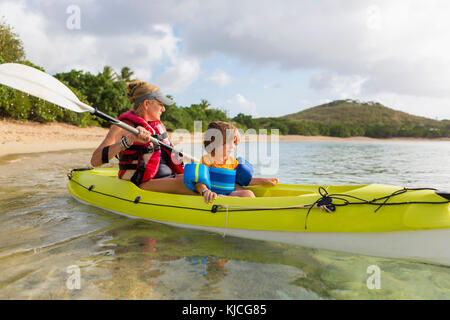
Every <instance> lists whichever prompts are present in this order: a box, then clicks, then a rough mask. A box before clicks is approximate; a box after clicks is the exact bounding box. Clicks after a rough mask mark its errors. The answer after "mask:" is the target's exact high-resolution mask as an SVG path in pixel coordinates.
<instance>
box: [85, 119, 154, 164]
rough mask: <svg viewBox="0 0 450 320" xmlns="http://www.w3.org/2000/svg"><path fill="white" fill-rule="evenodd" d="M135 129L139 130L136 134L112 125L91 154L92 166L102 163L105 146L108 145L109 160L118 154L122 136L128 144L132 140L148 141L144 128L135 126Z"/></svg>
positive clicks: (148, 135) (147, 133)
mask: <svg viewBox="0 0 450 320" xmlns="http://www.w3.org/2000/svg"><path fill="white" fill-rule="evenodd" d="M137 129H138V130H139V135H138V136H136V135H134V134H132V133H129V132H128V131H126V130H124V129H122V128H119V127H118V126H116V125H112V126H111V128H110V129H109V131H108V134H107V135H106V137H105V139H104V140H103V142H102V143H101V144H100V145H99V146H98V147H97V149H95V151H94V153H93V154H92V157H91V165H92V166H93V167H98V166H101V165H102V164H103V161H102V153H103V148H105V147H107V146H109V150H108V160H111V159H112V158H114V157H115V156H116V155H117V154H119V152H120V151H121V150H122V149H121V148H120V139H122V137H124V136H125V138H126V139H127V143H128V144H129V145H131V144H133V143H134V142H141V143H146V142H148V141H150V132H148V131H147V130H145V128H143V127H137Z"/></svg>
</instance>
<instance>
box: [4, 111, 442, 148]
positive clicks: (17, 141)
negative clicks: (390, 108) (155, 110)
mask: <svg viewBox="0 0 450 320" xmlns="http://www.w3.org/2000/svg"><path fill="white" fill-rule="evenodd" d="M107 132H108V129H105V128H100V127H87V128H79V127H77V126H73V125H69V124H65V123H47V124H42V123H37V122H31V121H28V122H21V121H16V120H9V119H3V120H0V157H2V156H5V155H8V154H19V153H36V152H48V151H59V150H75V149H95V148H96V147H97V146H98V145H99V144H100V143H101V142H102V141H103V139H104V138H105V136H106V133H107ZM169 136H170V138H171V139H172V142H173V143H174V144H178V143H192V142H194V143H195V142H201V139H202V136H201V134H177V133H169ZM267 138H268V139H269V141H270V139H271V138H270V136H267ZM242 140H243V141H245V142H255V141H258V135H248V136H245V138H244V139H242ZM272 141H274V140H272ZM345 141H355V142H377V141H410V142H418V141H450V138H439V139H424V138H391V139H373V138H368V137H351V138H337V137H325V136H300V135H284V136H283V135H282V136H279V142H345Z"/></svg>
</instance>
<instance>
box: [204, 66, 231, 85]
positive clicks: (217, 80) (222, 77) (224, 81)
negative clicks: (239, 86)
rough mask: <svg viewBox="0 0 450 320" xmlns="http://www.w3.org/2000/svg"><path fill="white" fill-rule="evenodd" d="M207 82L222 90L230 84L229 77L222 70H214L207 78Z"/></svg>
mask: <svg viewBox="0 0 450 320" xmlns="http://www.w3.org/2000/svg"><path fill="white" fill-rule="evenodd" d="M208 81H210V82H212V83H214V84H216V85H218V86H219V87H221V88H223V87H226V86H227V85H229V84H230V82H231V76H230V75H228V74H227V73H226V72H225V71H223V70H216V71H214V73H213V74H212V75H211V76H210V77H209V78H208Z"/></svg>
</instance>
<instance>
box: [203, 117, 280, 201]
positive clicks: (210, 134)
mask: <svg viewBox="0 0 450 320" xmlns="http://www.w3.org/2000/svg"><path fill="white" fill-rule="evenodd" d="M239 142H240V135H239V131H238V130H237V128H236V127H235V126H234V125H233V124H231V123H229V122H224V121H214V122H211V123H210V124H209V125H208V128H207V130H206V132H205V136H204V139H203V145H204V146H205V149H206V152H207V154H206V155H204V156H203V157H202V159H201V163H202V164H204V165H206V166H208V167H215V168H223V169H230V170H235V169H236V168H237V166H238V165H239V162H238V161H237V160H236V158H235V157H234V156H233V155H234V152H235V150H236V146H237V145H238V144H239ZM277 183H278V179H277V178H252V179H251V181H250V183H249V185H258V184H270V185H276V184H277ZM195 190H197V191H198V192H199V193H200V194H201V195H202V196H203V197H204V199H205V202H206V203H209V202H211V201H213V200H214V199H217V196H218V195H217V193H215V192H213V191H211V190H209V189H208V188H207V186H206V185H205V184H203V183H197V184H195ZM228 196H231V197H255V195H254V193H253V192H252V191H251V190H246V189H244V188H243V187H241V186H240V185H238V184H236V185H235V190H234V191H233V192H231V193H230V194H228Z"/></svg>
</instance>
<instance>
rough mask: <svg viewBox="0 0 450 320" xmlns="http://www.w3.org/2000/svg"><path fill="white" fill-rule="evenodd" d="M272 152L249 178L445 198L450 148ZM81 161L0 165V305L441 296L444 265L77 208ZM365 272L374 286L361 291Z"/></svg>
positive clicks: (371, 146)
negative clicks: (76, 171) (71, 183)
mask: <svg viewBox="0 0 450 320" xmlns="http://www.w3.org/2000/svg"><path fill="white" fill-rule="evenodd" d="M248 149H249V150H250V149H251V148H248ZM250 154H251V151H248V150H247V155H248V156H249V157H250ZM279 154H280V157H279V160H278V161H279V162H278V165H277V166H276V167H277V168H276V169H277V170H276V172H275V173H273V172H269V173H268V172H267V170H265V169H264V168H263V167H264V164H261V165H258V166H257V172H258V173H259V174H263V175H266V176H277V177H279V178H280V182H281V183H296V184H365V183H386V184H395V185H400V186H409V187H434V188H438V189H447V190H450V166H449V163H450V142H375V143H372V142H371V143H367V142H364V143H363V142H342V143H281V144H280V145H279ZM89 159H90V151H86V150H76V151H65V152H51V153H41V154H23V155H10V156H6V157H3V158H0V169H1V172H2V175H1V176H0V299H448V298H450V269H449V266H443V265H437V264H430V263H423V262H416V261H408V260H402V259H388V258H379V257H369V256H363V255H354V254H347V253H341V252H334V251H327V250H319V249H311V248H306V247H300V246H294V245H286V244H280V243H276V242H268V241H254V240H246V239H240V238H235V237H230V236H225V237H223V236H222V235H218V234H213V233H208V232H203V231H196V230H188V229H181V228H175V227H169V226H166V225H163V224H159V223H152V222H148V221H142V220H135V219H129V218H126V217H123V216H119V215H115V214H113V213H110V212H106V211H104V210H102V209H98V208H94V207H90V206H88V205H84V204H81V203H79V202H77V201H76V200H74V199H73V198H72V197H71V196H70V194H69V192H68V191H67V188H66V184H67V177H66V175H67V172H68V171H69V169H71V168H76V167H86V166H88V165H89ZM449 240H450V239H449ZM373 265H375V266H377V267H379V269H380V271H381V274H380V288H379V289H373V288H370V287H369V286H368V285H367V281H368V278H369V277H370V276H371V273H370V272H368V268H369V267H370V266H373ZM369 270H370V268H369ZM74 276H77V277H74ZM77 279H79V281H77Z"/></svg>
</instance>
